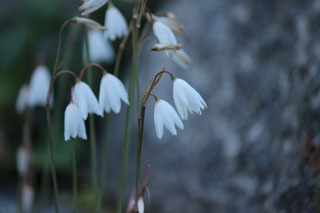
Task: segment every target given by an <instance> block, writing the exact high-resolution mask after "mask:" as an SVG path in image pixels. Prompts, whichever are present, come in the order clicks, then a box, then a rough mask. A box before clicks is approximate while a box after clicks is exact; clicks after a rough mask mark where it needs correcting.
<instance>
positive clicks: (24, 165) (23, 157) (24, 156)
mask: <svg viewBox="0 0 320 213" xmlns="http://www.w3.org/2000/svg"><path fill="white" fill-rule="evenodd" d="M16 160H17V170H18V172H19V174H20V175H21V176H25V175H26V174H27V172H28V169H29V165H30V164H29V163H30V153H29V152H28V150H27V149H26V148H25V147H23V146H21V147H19V148H18V150H17V159H16Z"/></svg>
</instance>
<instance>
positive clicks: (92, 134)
mask: <svg viewBox="0 0 320 213" xmlns="http://www.w3.org/2000/svg"><path fill="white" fill-rule="evenodd" d="M85 40H86V41H85V43H86V53H87V63H90V61H91V59H90V51H89V50H90V47H89V38H88V29H86V39H85ZM88 69H91V67H89V68H88ZM87 77H88V84H89V86H91V85H92V72H91V70H89V72H88V75H87ZM94 130H95V127H94V117H93V115H89V131H90V149H91V178H92V186H93V194H94V201H95V203H94V209H95V210H94V212H98V208H99V207H98V194H97V160H96V159H97V158H96V137H95V132H94Z"/></svg>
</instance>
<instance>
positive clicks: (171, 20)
mask: <svg viewBox="0 0 320 213" xmlns="http://www.w3.org/2000/svg"><path fill="white" fill-rule="evenodd" d="M152 17H153V19H154V20H156V21H159V22H162V23H163V24H165V25H167V27H169V28H170V29H171V30H172V31H173V32H174V33H176V34H180V33H182V32H183V31H184V29H183V26H182V25H181V24H180V23H179V22H178V20H177V18H176V16H175V15H174V14H173V13H170V12H168V13H166V16H155V15H153V16H152Z"/></svg>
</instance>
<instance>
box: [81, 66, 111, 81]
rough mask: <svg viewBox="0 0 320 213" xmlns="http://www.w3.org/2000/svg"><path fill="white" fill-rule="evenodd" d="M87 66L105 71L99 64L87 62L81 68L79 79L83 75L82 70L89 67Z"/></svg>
mask: <svg viewBox="0 0 320 213" xmlns="http://www.w3.org/2000/svg"><path fill="white" fill-rule="evenodd" d="M89 67H97V68H99V69H100V70H101V71H102V72H107V71H106V70H105V69H104V67H103V66H101V65H100V64H93V63H89V64H86V65H84V66H83V68H82V69H81V72H80V75H79V79H80V80H81V79H82V77H83V74H84V72H85V71H86V70H87V69H88V68H89Z"/></svg>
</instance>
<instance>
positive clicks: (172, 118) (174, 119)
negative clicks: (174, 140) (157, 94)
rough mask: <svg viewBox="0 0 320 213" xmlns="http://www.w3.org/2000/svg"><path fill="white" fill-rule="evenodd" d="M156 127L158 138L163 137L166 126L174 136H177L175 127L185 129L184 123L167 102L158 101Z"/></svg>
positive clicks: (155, 111)
mask: <svg viewBox="0 0 320 213" xmlns="http://www.w3.org/2000/svg"><path fill="white" fill-rule="evenodd" d="M154 125H155V128H156V133H157V137H158V138H159V139H161V138H162V136H163V126H165V127H166V128H167V129H168V130H169V131H170V132H171V134H172V135H177V130H176V128H175V125H177V126H178V127H179V128H180V129H183V123H182V121H181V119H180V117H179V115H178V114H177V112H176V110H175V109H174V108H173V107H172V106H171V105H170V104H169V103H168V102H166V101H164V100H161V99H158V100H157V101H156V104H155V106H154Z"/></svg>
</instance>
